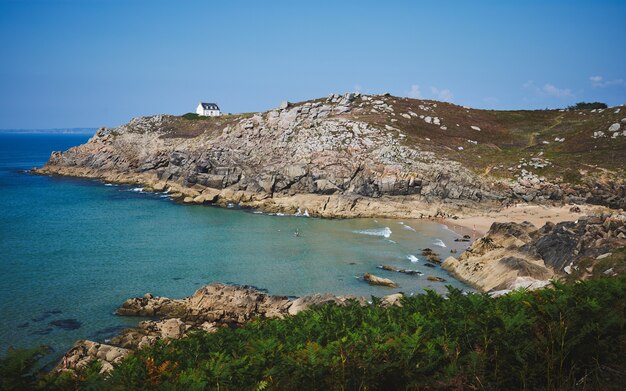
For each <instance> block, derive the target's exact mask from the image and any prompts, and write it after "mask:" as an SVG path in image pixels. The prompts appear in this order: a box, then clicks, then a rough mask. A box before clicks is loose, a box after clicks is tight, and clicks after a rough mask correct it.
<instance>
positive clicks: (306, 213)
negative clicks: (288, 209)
mask: <svg viewBox="0 0 626 391" xmlns="http://www.w3.org/2000/svg"><path fill="white" fill-rule="evenodd" d="M294 216H301V217H309V210H308V209H305V210H304V212H302V211H301V210H300V208H298V211H297V212H296V213H295V214H294Z"/></svg>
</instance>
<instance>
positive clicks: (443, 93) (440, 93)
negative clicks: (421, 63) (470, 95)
mask: <svg viewBox="0 0 626 391" xmlns="http://www.w3.org/2000/svg"><path fill="white" fill-rule="evenodd" d="M430 92H432V94H433V96H434V97H435V99H437V100H442V101H446V102H452V100H453V99H454V94H452V91H450V90H448V89H445V88H444V89H442V90H440V89H438V88H436V87H430Z"/></svg>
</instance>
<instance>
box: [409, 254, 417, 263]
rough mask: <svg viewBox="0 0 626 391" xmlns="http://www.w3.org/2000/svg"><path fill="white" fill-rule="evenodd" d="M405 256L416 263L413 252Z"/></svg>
mask: <svg viewBox="0 0 626 391" xmlns="http://www.w3.org/2000/svg"><path fill="white" fill-rule="evenodd" d="M406 258H407V259H408V260H409V261H411V262H412V263H417V261H418V259H417V257H416V256H415V255H413V254H409V255H407V256H406Z"/></svg>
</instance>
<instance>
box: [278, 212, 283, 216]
mask: <svg viewBox="0 0 626 391" xmlns="http://www.w3.org/2000/svg"><path fill="white" fill-rule="evenodd" d="M284 215H285V214H284V213H280V212H278V213H276V216H284Z"/></svg>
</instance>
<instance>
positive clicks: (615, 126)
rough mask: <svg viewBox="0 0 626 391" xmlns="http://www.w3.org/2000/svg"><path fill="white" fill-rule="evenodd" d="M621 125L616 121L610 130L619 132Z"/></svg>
mask: <svg viewBox="0 0 626 391" xmlns="http://www.w3.org/2000/svg"><path fill="white" fill-rule="evenodd" d="M620 127H621V125H620V124H619V123H617V122H616V123H614V124H613V125H611V126H609V132H617V131H618V130H619V129H620Z"/></svg>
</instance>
